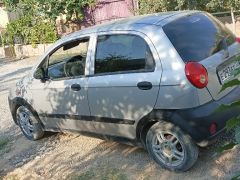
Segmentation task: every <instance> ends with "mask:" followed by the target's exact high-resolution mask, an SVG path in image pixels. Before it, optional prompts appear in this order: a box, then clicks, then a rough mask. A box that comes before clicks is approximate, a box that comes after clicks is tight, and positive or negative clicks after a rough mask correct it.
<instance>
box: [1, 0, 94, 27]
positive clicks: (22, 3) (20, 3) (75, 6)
mask: <svg viewBox="0 0 240 180" xmlns="http://www.w3.org/2000/svg"><path fill="white" fill-rule="evenodd" d="M4 3H5V5H6V6H7V8H8V9H9V10H17V9H20V10H21V12H22V13H23V14H24V15H29V14H30V15H33V16H39V15H41V16H44V17H45V18H49V19H51V20H52V21H53V22H55V21H56V19H57V17H58V16H60V15H66V23H67V24H68V23H76V24H79V23H80V22H81V21H82V20H83V18H84V9H85V7H87V6H93V5H94V4H95V0H68V1H63V0H60V1H55V0H48V1H45V0H4Z"/></svg>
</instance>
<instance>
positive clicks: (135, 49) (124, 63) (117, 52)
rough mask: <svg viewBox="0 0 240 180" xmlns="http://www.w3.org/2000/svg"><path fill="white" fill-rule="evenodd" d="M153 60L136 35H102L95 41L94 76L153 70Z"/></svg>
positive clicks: (144, 43)
mask: <svg viewBox="0 0 240 180" xmlns="http://www.w3.org/2000/svg"><path fill="white" fill-rule="evenodd" d="M154 65H155V64H154V59H153V56H152V53H151V51H150V49H149V47H148V45H147V43H146V42H145V40H144V39H142V38H141V37H139V36H136V35H123V34H121V35H102V36H99V37H98V39H97V47H96V55H95V74H99V73H112V72H126V71H130V72H132V71H134V72H135V71H143V70H153V68H154Z"/></svg>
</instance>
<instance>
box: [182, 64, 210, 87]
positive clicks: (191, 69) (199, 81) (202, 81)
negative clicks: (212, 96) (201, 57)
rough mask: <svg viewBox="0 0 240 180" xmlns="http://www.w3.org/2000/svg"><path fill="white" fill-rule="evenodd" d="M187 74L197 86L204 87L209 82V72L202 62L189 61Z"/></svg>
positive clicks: (186, 69)
mask: <svg viewBox="0 0 240 180" xmlns="http://www.w3.org/2000/svg"><path fill="white" fill-rule="evenodd" d="M185 74H186V76H187V78H188V80H189V81H190V82H191V83H192V85H194V86H195V87H197V88H199V89H202V88H204V87H206V86H207V84H208V73H207V70H206V69H205V67H204V66H203V65H202V64H199V63H197V62H188V63H187V64H186V66H185Z"/></svg>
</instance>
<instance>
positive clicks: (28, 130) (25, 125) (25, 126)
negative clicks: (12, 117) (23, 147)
mask: <svg viewBox="0 0 240 180" xmlns="http://www.w3.org/2000/svg"><path fill="white" fill-rule="evenodd" d="M17 118H18V122H19V125H20V126H21V128H22V130H23V131H24V133H25V134H26V135H27V136H32V134H33V123H32V120H31V113H30V111H29V110H28V109H27V108H25V107H20V108H18V111H17Z"/></svg>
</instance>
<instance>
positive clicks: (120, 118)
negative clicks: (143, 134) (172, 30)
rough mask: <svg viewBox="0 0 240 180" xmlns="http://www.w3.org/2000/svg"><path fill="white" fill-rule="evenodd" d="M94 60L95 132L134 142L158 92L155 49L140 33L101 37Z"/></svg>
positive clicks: (91, 100) (90, 89) (91, 98)
mask: <svg viewBox="0 0 240 180" xmlns="http://www.w3.org/2000/svg"><path fill="white" fill-rule="evenodd" d="M154 59H155V60H154ZM92 60H93V61H92V67H94V69H91V74H92V76H91V77H90V78H89V81H88V97H89V105H90V111H91V116H92V117H93V122H94V126H95V128H96V131H97V132H98V133H101V134H107V135H113V136H123V137H128V138H132V139H133V138H135V132H136V129H135V127H136V126H135V125H136V124H137V121H138V120H139V119H141V118H142V117H144V116H145V115H147V114H148V113H149V112H151V111H152V109H153V107H154V105H155V103H156V99H157V95H158V91H159V84H160V78H161V73H162V70H161V65H160V61H159V59H158V56H157V53H156V50H155V49H154V46H153V45H152V44H151V42H150V40H149V39H148V38H147V37H146V36H144V35H143V34H141V33H136V34H129V32H124V31H121V32H112V33H111V34H109V33H101V34H99V35H98V36H96V48H95V52H94V53H93V56H92Z"/></svg>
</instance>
